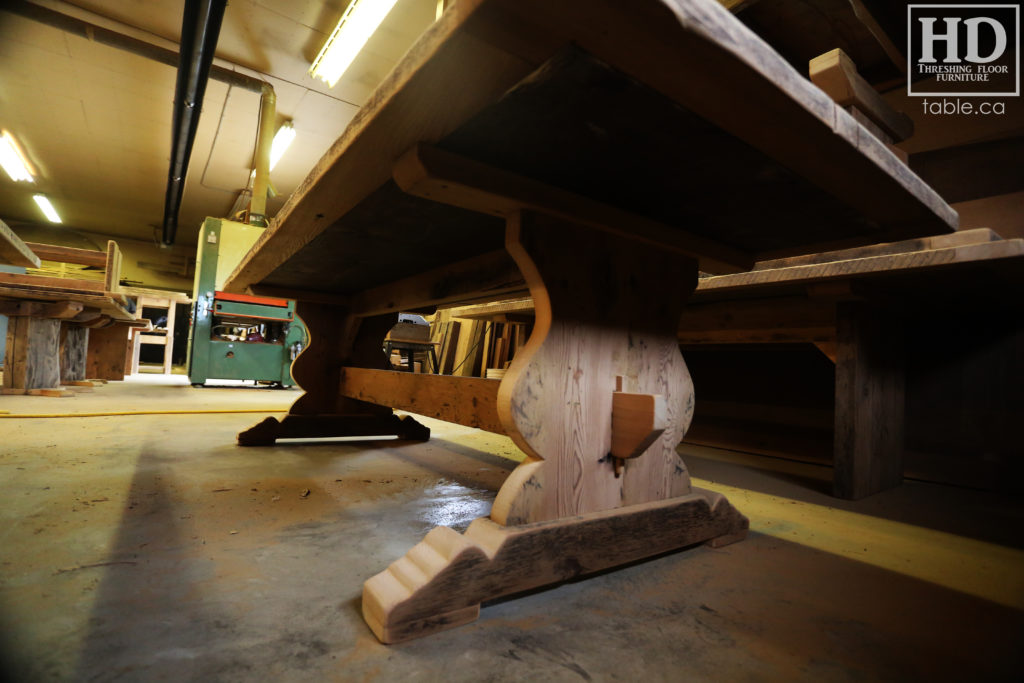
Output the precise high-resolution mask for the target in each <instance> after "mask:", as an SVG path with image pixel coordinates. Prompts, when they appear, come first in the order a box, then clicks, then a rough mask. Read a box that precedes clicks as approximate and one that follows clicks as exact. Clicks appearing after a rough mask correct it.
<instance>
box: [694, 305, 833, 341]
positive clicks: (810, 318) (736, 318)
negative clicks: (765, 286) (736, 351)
mask: <svg viewBox="0 0 1024 683" xmlns="http://www.w3.org/2000/svg"><path fill="white" fill-rule="evenodd" d="M835 320H836V316H835V306H834V305H833V304H829V303H821V302H815V301H809V300H808V299H806V298H805V297H797V296H794V297H776V298H768V299H750V300H726V301H710V302H706V303H697V302H694V303H690V304H688V305H687V306H686V307H685V308H684V309H683V315H682V317H681V319H680V321H679V333H678V336H679V343H681V344H692V345H698V344H700V345H703V344H765V343H772V344H777V343H799V342H818V341H831V340H834V339H835V335H836V331H835V329H836V328H835Z"/></svg>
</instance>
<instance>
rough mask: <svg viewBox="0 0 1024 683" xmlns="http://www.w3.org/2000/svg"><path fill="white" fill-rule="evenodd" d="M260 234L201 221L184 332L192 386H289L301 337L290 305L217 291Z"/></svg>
mask: <svg viewBox="0 0 1024 683" xmlns="http://www.w3.org/2000/svg"><path fill="white" fill-rule="evenodd" d="M263 230H264V229H263V228H261V227H257V226H253V225H246V224H245V223H236V222H234V221H229V220H225V219H221V218H207V219H206V220H205V221H203V224H202V227H200V229H199V245H198V246H197V248H196V277H195V285H194V286H193V291H192V320H191V324H190V326H189V334H188V342H189V343H188V378H189V381H190V382H192V386H202V385H203V384H205V383H206V381H207V380H211V379H241V380H254V381H256V382H262V383H266V384H271V385H275V386H282V387H287V386H291V385H292V384H294V382H293V381H292V375H291V364H292V360H294V359H295V356H297V355H298V354H299V352H300V351H301V350H302V347H303V346H304V345H305V344H306V338H307V335H306V328H305V326H304V325H303V324H302V322H301V321H300V320H299V319H298V317H296V315H295V302H294V301H290V300H288V299H277V298H272V297H265V296H250V295H247V294H229V293H227V292H222V291H220V290H221V288H222V287H223V286H224V282H225V280H227V278H228V276H230V275H231V272H232V271H233V270H234V269H235V266H237V265H238V263H239V262H240V261H241V260H242V257H243V256H245V254H246V253H247V252H248V251H249V248H250V247H252V245H253V243H254V242H255V241H256V239H257V238H258V237H259V236H260V234H261V233H262V232H263Z"/></svg>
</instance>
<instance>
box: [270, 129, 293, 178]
mask: <svg viewBox="0 0 1024 683" xmlns="http://www.w3.org/2000/svg"><path fill="white" fill-rule="evenodd" d="M294 139H295V127H294V126H292V124H291V123H283V124H281V127H280V128H278V129H277V133H275V134H274V141H273V142H271V143H270V168H269V169H268V170H270V171H273V170H274V166H276V165H277V162H278V161H280V160H281V157H283V156H284V153H285V150H287V149H288V145H290V144H292V140H294Z"/></svg>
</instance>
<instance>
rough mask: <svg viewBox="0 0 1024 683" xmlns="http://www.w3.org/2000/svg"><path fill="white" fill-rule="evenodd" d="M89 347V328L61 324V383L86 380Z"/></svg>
mask: <svg viewBox="0 0 1024 683" xmlns="http://www.w3.org/2000/svg"><path fill="white" fill-rule="evenodd" d="M88 349H89V328H87V327H81V326H79V325H61V326H60V381H61V384H67V383H69V382H81V381H83V380H85V375H86V357H87V355H88Z"/></svg>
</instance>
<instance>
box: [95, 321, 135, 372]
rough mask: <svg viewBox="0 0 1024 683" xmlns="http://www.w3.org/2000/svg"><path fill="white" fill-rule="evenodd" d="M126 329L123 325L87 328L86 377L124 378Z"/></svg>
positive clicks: (127, 341) (126, 351)
mask: <svg viewBox="0 0 1024 683" xmlns="http://www.w3.org/2000/svg"><path fill="white" fill-rule="evenodd" d="M128 343H129V339H128V329H127V328H126V327H125V326H124V325H108V326H106V327H91V328H90V329H89V348H88V349H87V351H86V370H85V373H86V377H87V378H89V379H93V378H95V379H108V380H122V379H124V371H125V366H126V365H127V363H126V362H125V361H126V359H127V357H128Z"/></svg>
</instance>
